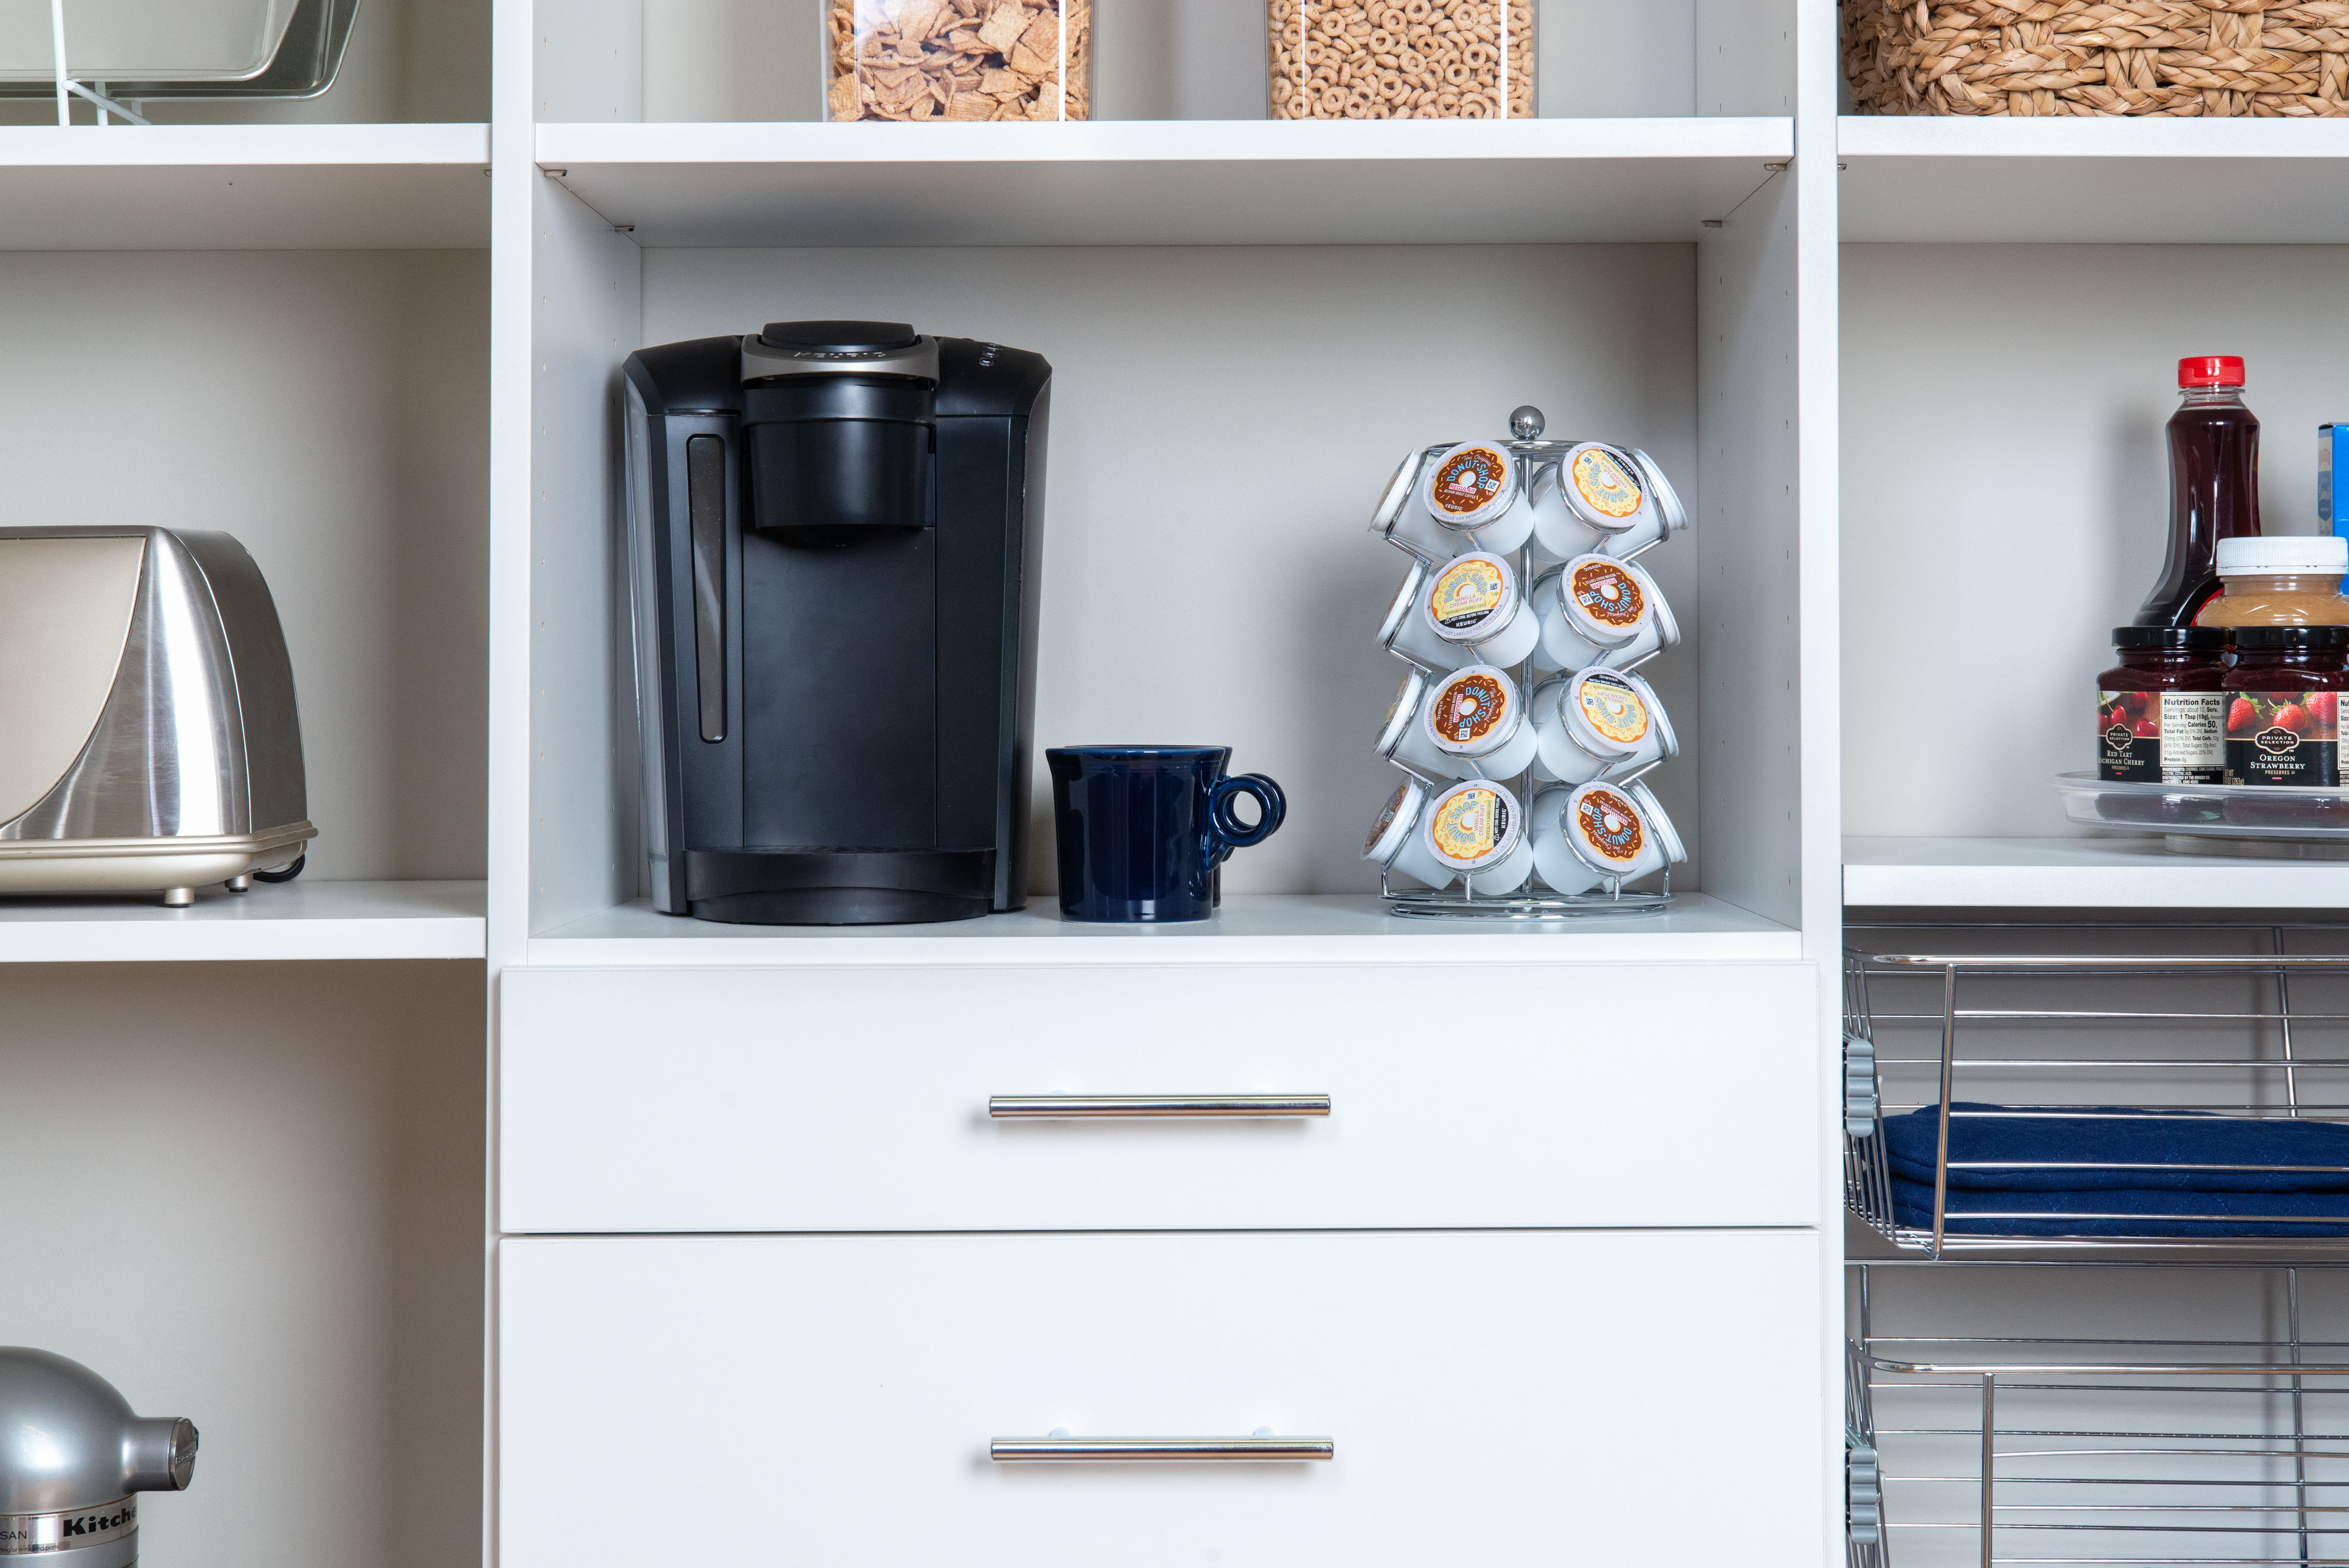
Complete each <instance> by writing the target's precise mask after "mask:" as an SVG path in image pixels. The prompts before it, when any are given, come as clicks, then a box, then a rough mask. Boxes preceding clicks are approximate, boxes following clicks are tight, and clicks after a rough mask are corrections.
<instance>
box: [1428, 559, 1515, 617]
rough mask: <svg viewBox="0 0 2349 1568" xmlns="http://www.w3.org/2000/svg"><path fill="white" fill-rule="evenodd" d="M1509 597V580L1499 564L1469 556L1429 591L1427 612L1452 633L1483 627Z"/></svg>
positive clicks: (1449, 569) (1456, 563)
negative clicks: (1503, 600) (1504, 575)
mask: <svg viewBox="0 0 2349 1568" xmlns="http://www.w3.org/2000/svg"><path fill="white" fill-rule="evenodd" d="M1507 595H1508V582H1507V579H1506V578H1505V577H1503V576H1502V575H1501V566H1500V563H1499V562H1497V561H1480V560H1478V559H1476V558H1475V556H1467V557H1464V559H1461V560H1457V561H1454V562H1453V563H1452V565H1450V566H1446V567H1445V568H1444V570H1443V572H1442V573H1441V574H1439V575H1438V576H1437V577H1436V579H1435V586H1434V587H1432V588H1430V589H1428V591H1427V613H1428V615H1429V616H1430V617H1431V618H1433V620H1434V622H1435V624H1436V625H1438V626H1440V627H1443V628H1446V629H1447V630H1451V631H1469V630H1473V629H1474V628H1477V627H1479V626H1482V625H1484V624H1485V622H1486V621H1487V620H1489V619H1491V618H1492V617H1493V612H1494V611H1495V610H1497V609H1499V608H1500V607H1501V601H1502V599H1504V598H1505V597H1507Z"/></svg>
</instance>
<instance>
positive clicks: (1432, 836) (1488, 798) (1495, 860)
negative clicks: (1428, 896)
mask: <svg viewBox="0 0 2349 1568" xmlns="http://www.w3.org/2000/svg"><path fill="white" fill-rule="evenodd" d="M1419 836H1420V841H1421V843H1422V844H1423V845H1424V846H1426V849H1427V852H1428V854H1429V856H1430V857H1432V858H1433V861H1434V863H1435V865H1436V867H1437V868H1438V869H1439V870H1440V871H1441V872H1442V873H1443V875H1444V879H1443V880H1442V881H1440V882H1435V883H1432V884H1430V885H1431V886H1433V887H1437V888H1444V887H1449V886H1450V885H1451V884H1452V883H1453V881H1454V880H1455V879H1457V878H1465V879H1466V880H1467V882H1468V886H1469V890H1470V891H1471V892H1475V893H1487V894H1495V895H1497V894H1502V893H1514V892H1516V890H1517V889H1518V888H1522V887H1524V886H1525V885H1526V877H1527V876H1529V875H1530V874H1531V873H1532V871H1533V868H1534V850H1533V845H1532V843H1531V841H1529V840H1528V839H1527V838H1526V821H1525V812H1524V810H1523V808H1521V807H1520V806H1519V805H1517V797H1516V795H1514V794H1510V793H1509V790H1508V786H1507V785H1506V784H1498V783H1495V782H1494V781H1493V780H1491V779H1470V780H1468V781H1467V782H1465V783H1464V784H1454V785H1453V786H1452V787H1451V788H1450V789H1447V790H1445V791H1444V792H1443V793H1442V794H1439V795H1437V796H1436V797H1435V798H1434V799H1433V800H1432V801H1430V802H1429V803H1428V805H1427V810H1426V814H1425V817H1424V820H1423V821H1422V823H1421V824H1420V829H1419Z"/></svg>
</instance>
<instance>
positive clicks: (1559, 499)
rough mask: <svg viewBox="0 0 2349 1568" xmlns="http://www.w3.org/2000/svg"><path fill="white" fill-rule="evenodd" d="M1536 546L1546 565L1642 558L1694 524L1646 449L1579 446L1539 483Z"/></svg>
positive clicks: (1535, 507) (1534, 510) (1584, 443)
mask: <svg viewBox="0 0 2349 1568" xmlns="http://www.w3.org/2000/svg"><path fill="white" fill-rule="evenodd" d="M1534 497H1535V504H1534V505H1533V507H1532V508H1531V510H1532V513H1533V518H1534V549H1535V553H1536V554H1537V556H1539V557H1540V558H1542V559H1543V560H1546V561H1562V560H1568V559H1571V558H1572V557H1574V556H1614V557H1616V558H1617V559H1619V560H1620V559H1624V558H1626V557H1629V556H1636V555H1638V554H1639V553H1640V551H1642V550H1644V549H1647V548H1648V547H1649V546H1650V545H1656V544H1661V542H1662V541H1663V540H1664V538H1665V537H1666V536H1667V535H1671V534H1676V533H1678V532H1680V530H1682V529H1683V528H1685V527H1687V526H1688V514H1687V513H1686V512H1685V511H1684V510H1683V509H1682V506H1681V501H1680V497H1679V496H1678V495H1677V494H1675V493H1673V491H1672V487H1671V483H1669V482H1667V481H1666V480H1665V478H1664V476H1663V472H1662V471H1661V469H1659V468H1657V467H1656V465H1655V462H1654V460H1653V459H1651V458H1650V457H1649V456H1648V455H1647V454H1646V453H1645V452H1634V451H1632V450H1630V448H1628V447H1619V446H1609V445H1607V444H1606V443H1605V442H1603V441H1580V442H1578V443H1577V444H1575V445H1574V446H1572V447H1569V448H1568V449H1567V453H1566V455H1565V456H1564V457H1562V458H1560V459H1559V460H1558V461H1557V464H1556V465H1555V466H1553V467H1549V468H1545V469H1543V470H1542V472H1541V474H1540V476H1539V477H1538V478H1537V480H1536V482H1535V486H1534Z"/></svg>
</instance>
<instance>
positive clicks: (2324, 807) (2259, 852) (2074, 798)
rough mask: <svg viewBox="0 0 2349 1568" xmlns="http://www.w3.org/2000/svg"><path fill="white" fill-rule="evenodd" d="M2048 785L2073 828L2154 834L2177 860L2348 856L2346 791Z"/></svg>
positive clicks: (2091, 778)
mask: <svg viewBox="0 0 2349 1568" xmlns="http://www.w3.org/2000/svg"><path fill="white" fill-rule="evenodd" d="M2054 782H2055V793H2056V794H2058V795H2059V796H2061V797H2062V799H2063V802H2064V815H2065V816H2067V817H2069V818H2071V819H2072V820H2073V821H2074V822H2077V823H2082V824H2084V825H2085V826H2091V827H2112V828H2133V829H2135V830H2137V832H2140V833H2158V834H2161V835H2162V836H2164V838H2165V839H2166V841H2167V844H2168V847H2169V848H2171V849H2174V850H2177V851H2178V853H2180V854H2201V855H2228V854H2235V855H2252V856H2274V857H2286V858H2290V857H2319V858H2323V859H2339V858H2349V788H2344V789H2295V788H2292V787H2289V786H2283V785H2277V784H2137V783H2119V782H2115V781H2111V780H2106V779H2100V778H2098V777H2096V775H2095V774H2088V773H2077V774H2056V775H2055V781H2054Z"/></svg>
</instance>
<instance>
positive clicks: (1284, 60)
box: [1265, 0, 1535, 119]
mask: <svg viewBox="0 0 2349 1568" xmlns="http://www.w3.org/2000/svg"><path fill="white" fill-rule="evenodd" d="M1265 19H1266V26H1267V27H1268V38H1267V40H1266V42H1267V47H1266V51H1265V53H1266V57H1267V59H1268V61H1269V62H1270V66H1271V81H1270V84H1269V88H1270V90H1269V96H1268V111H1269V113H1270V115H1271V117H1272V118H1273V119H1532V118H1533V116H1534V112H1535V110H1534V0H1401V3H1398V4H1392V5H1391V4H1388V3H1387V0H1268V5H1266V7H1265Z"/></svg>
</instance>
